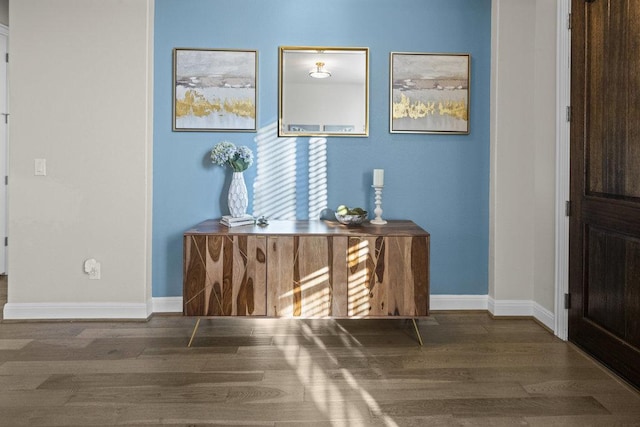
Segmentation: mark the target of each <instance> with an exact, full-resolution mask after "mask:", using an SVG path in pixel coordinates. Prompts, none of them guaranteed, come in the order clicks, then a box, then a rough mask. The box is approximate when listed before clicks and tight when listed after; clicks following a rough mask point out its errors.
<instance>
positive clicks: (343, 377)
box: [0, 312, 640, 427]
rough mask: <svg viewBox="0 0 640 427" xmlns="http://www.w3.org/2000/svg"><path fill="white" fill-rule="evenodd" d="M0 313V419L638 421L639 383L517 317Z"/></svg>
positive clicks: (65, 422)
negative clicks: (13, 316) (118, 317)
mask: <svg viewBox="0 0 640 427" xmlns="http://www.w3.org/2000/svg"><path fill="white" fill-rule="evenodd" d="M194 323H195V320H194V319H192V318H184V317H182V316H155V317H153V318H152V319H151V320H150V321H149V322H77V321H74V322H12V321H4V322H3V323H0V425H2V426H21V425H47V426H71V425H77V426H93V425H105V426H106V425H119V424H126V425H183V426H191V425H233V426H238V425H240V426H302V425H304V426H307V425H308V426H350V427H351V426H427V425H428V426H432V425H433V426H469V425H487V426H488V425H490V426H500V425H505V426H507V425H508V426H511V425H525V426H526V425H531V426H550V425H561V426H566V425H575V426H587V425H592V426H612V425H640V395H639V394H638V393H636V392H634V391H632V390H631V389H629V388H628V387H626V386H625V385H623V384H622V383H620V382H618V381H617V380H616V379H614V378H613V377H612V376H611V375H610V374H609V373H607V372H606V371H605V370H603V369H602V368H600V367H599V366H598V365H596V364H595V363H594V362H593V361H592V360H590V359H589V358H587V357H585V356H583V355H582V354H581V353H580V352H578V351H577V350H576V349H575V348H574V347H573V346H571V345H569V344H567V343H564V342H562V341H560V340H558V339H556V338H555V337H554V336H553V335H552V334H550V333H549V332H548V331H546V330H545V329H543V328H542V327H540V326H539V325H538V324H537V323H535V322H534V321H532V320H526V319H519V320H513V319H512V320H494V319H492V318H490V317H489V316H488V315H487V314H486V313H457V312H440V313H435V314H433V316H431V317H430V318H429V319H426V320H421V321H420V322H419V327H420V331H421V333H422V336H423V339H424V341H425V345H424V347H422V348H421V347H419V346H418V345H417V341H416V339H415V336H414V334H413V326H412V324H411V323H410V322H405V321H402V320H384V321H382V320H349V321H331V320H313V321H311V320H284V319H229V318H220V319H211V320H210V319H205V320H203V321H202V324H201V326H200V330H199V331H198V334H197V337H196V339H195V341H194V345H193V347H192V348H187V347H186V345H187V342H188V340H189V336H190V333H191V330H192V327H193V325H194Z"/></svg>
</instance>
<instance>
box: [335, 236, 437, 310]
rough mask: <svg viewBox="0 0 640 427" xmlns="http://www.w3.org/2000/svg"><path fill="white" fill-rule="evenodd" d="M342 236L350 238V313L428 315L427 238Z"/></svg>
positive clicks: (348, 282)
mask: <svg viewBox="0 0 640 427" xmlns="http://www.w3.org/2000/svg"><path fill="white" fill-rule="evenodd" d="M343 239H345V240H346V241H347V244H346V260H347V294H348V295H347V311H348V313H347V314H348V316H350V317H367V316H426V315H427V314H428V293H429V242H428V237H424V236H423V237H403V236H387V237H383V236H377V237H348V238H347V237H345V238H343ZM336 246H337V245H336Z"/></svg>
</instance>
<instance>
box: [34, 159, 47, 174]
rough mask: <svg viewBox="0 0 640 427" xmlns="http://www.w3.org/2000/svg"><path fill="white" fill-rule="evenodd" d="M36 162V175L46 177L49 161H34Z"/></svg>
mask: <svg viewBox="0 0 640 427" xmlns="http://www.w3.org/2000/svg"><path fill="white" fill-rule="evenodd" d="M34 160H35V162H34V163H35V175H36V176H45V175H46V174H47V159H34Z"/></svg>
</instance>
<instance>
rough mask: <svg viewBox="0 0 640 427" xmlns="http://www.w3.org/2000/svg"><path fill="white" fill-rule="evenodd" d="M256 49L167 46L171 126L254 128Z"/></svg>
mask: <svg viewBox="0 0 640 427" xmlns="http://www.w3.org/2000/svg"><path fill="white" fill-rule="evenodd" d="M257 105H258V51H256V50H231V49H194V48H175V49H173V130H174V131H211V132H216V131H218V132H256V130H257V112H258V108H257Z"/></svg>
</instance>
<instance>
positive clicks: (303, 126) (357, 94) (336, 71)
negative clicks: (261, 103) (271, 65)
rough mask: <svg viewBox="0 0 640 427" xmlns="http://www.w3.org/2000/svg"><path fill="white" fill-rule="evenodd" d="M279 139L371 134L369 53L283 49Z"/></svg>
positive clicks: (361, 50)
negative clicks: (286, 137)
mask: <svg viewBox="0 0 640 427" xmlns="http://www.w3.org/2000/svg"><path fill="white" fill-rule="evenodd" d="M279 53H280V55H279V73H278V77H279V94H278V101H279V102H278V104H279V105H278V107H279V108H278V113H279V115H278V135H279V136H331V135H334V136H368V135H369V49H368V48H361V47H360V48H354V47H309V46H283V47H280V52H279Z"/></svg>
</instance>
